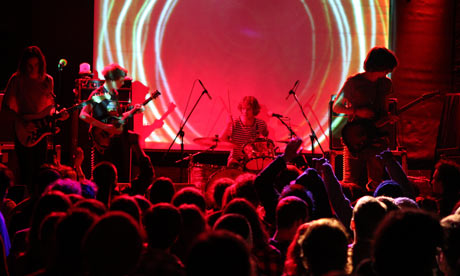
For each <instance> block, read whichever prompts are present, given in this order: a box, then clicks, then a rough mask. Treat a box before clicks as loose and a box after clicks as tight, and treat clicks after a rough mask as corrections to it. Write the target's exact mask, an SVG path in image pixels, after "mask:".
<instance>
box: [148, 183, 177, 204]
mask: <svg viewBox="0 0 460 276" xmlns="http://www.w3.org/2000/svg"><path fill="white" fill-rule="evenodd" d="M147 191H148V199H149V200H150V202H152V204H156V203H160V202H166V203H171V200H172V198H173V196H174V193H175V192H176V190H175V189H174V184H173V181H172V180H171V178H169V177H158V178H157V179H155V181H154V182H153V183H152V185H150V187H149V188H148V190H147Z"/></svg>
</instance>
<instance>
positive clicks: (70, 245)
mask: <svg viewBox="0 0 460 276" xmlns="http://www.w3.org/2000/svg"><path fill="white" fill-rule="evenodd" d="M96 219H97V216H96V215H94V214H93V213H91V212H90V211H88V210H87V209H82V208H72V209H71V210H70V212H69V214H68V215H67V216H65V217H64V218H62V219H61V221H60V222H59V224H57V227H56V245H57V247H56V253H57V254H56V256H55V267H56V270H57V271H58V273H60V274H61V275H71V274H72V273H77V272H79V273H81V272H82V266H83V264H82V259H83V255H82V248H81V245H82V242H83V238H84V236H85V235H86V233H87V232H88V229H89V228H90V227H91V225H93V223H94V222H95V221H96Z"/></svg>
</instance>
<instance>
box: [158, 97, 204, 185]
mask: <svg viewBox="0 0 460 276" xmlns="http://www.w3.org/2000/svg"><path fill="white" fill-rule="evenodd" d="M207 93H208V91H206V90H203V92H201V95H200V97H199V98H198V100H197V101H196V102H195V105H194V106H193V108H192V110H190V113H189V114H188V116H187V118H186V119H185V121H184V123H183V124H182V126H181V127H180V128H179V131H178V132H177V134H176V137H174V140H173V141H172V142H171V145H169V148H168V150H167V151H166V153H165V154H164V156H163V157H166V155H168V153H169V151H170V150H171V148H172V146H173V145H174V143H175V142H176V139H177V137H179V136H180V139H181V143H180V158H181V159H182V158H183V156H184V136H185V133H184V127H185V125H186V124H187V121H188V119H189V118H190V116H191V115H192V113H193V111H194V110H195V108H196V106H197V105H198V103H199V102H200V100H201V98H202V97H203V95H204V94H207ZM183 169H184V168H183V166H181V167H180V176H179V182H182V174H183Z"/></svg>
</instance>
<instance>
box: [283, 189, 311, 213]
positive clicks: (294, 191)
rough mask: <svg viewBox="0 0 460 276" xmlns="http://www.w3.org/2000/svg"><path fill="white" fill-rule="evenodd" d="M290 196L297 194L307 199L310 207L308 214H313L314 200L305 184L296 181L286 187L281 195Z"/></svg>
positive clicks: (296, 195)
mask: <svg viewBox="0 0 460 276" xmlns="http://www.w3.org/2000/svg"><path fill="white" fill-rule="evenodd" d="M288 196H295V197H298V198H300V199H302V200H303V201H305V203H306V204H307V207H308V214H309V215H311V213H312V211H313V201H312V198H311V194H309V192H308V191H307V190H306V189H305V187H304V186H302V185H300V184H295V183H294V184H290V185H288V186H286V187H284V188H283V192H282V193H281V195H280V198H285V197H288Z"/></svg>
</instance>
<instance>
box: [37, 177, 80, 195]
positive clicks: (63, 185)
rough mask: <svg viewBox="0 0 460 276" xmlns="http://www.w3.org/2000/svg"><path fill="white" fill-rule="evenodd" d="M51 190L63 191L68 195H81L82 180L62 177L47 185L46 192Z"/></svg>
mask: <svg viewBox="0 0 460 276" xmlns="http://www.w3.org/2000/svg"><path fill="white" fill-rule="evenodd" d="M49 191H61V192H63V193H64V194H66V195H70V194H77V195H81V184H80V182H78V181H76V180H72V179H70V178H64V179H63V178H60V179H57V180H56V181H54V182H53V183H51V184H50V185H49V186H48V187H46V189H45V193H46V192H49Z"/></svg>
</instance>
